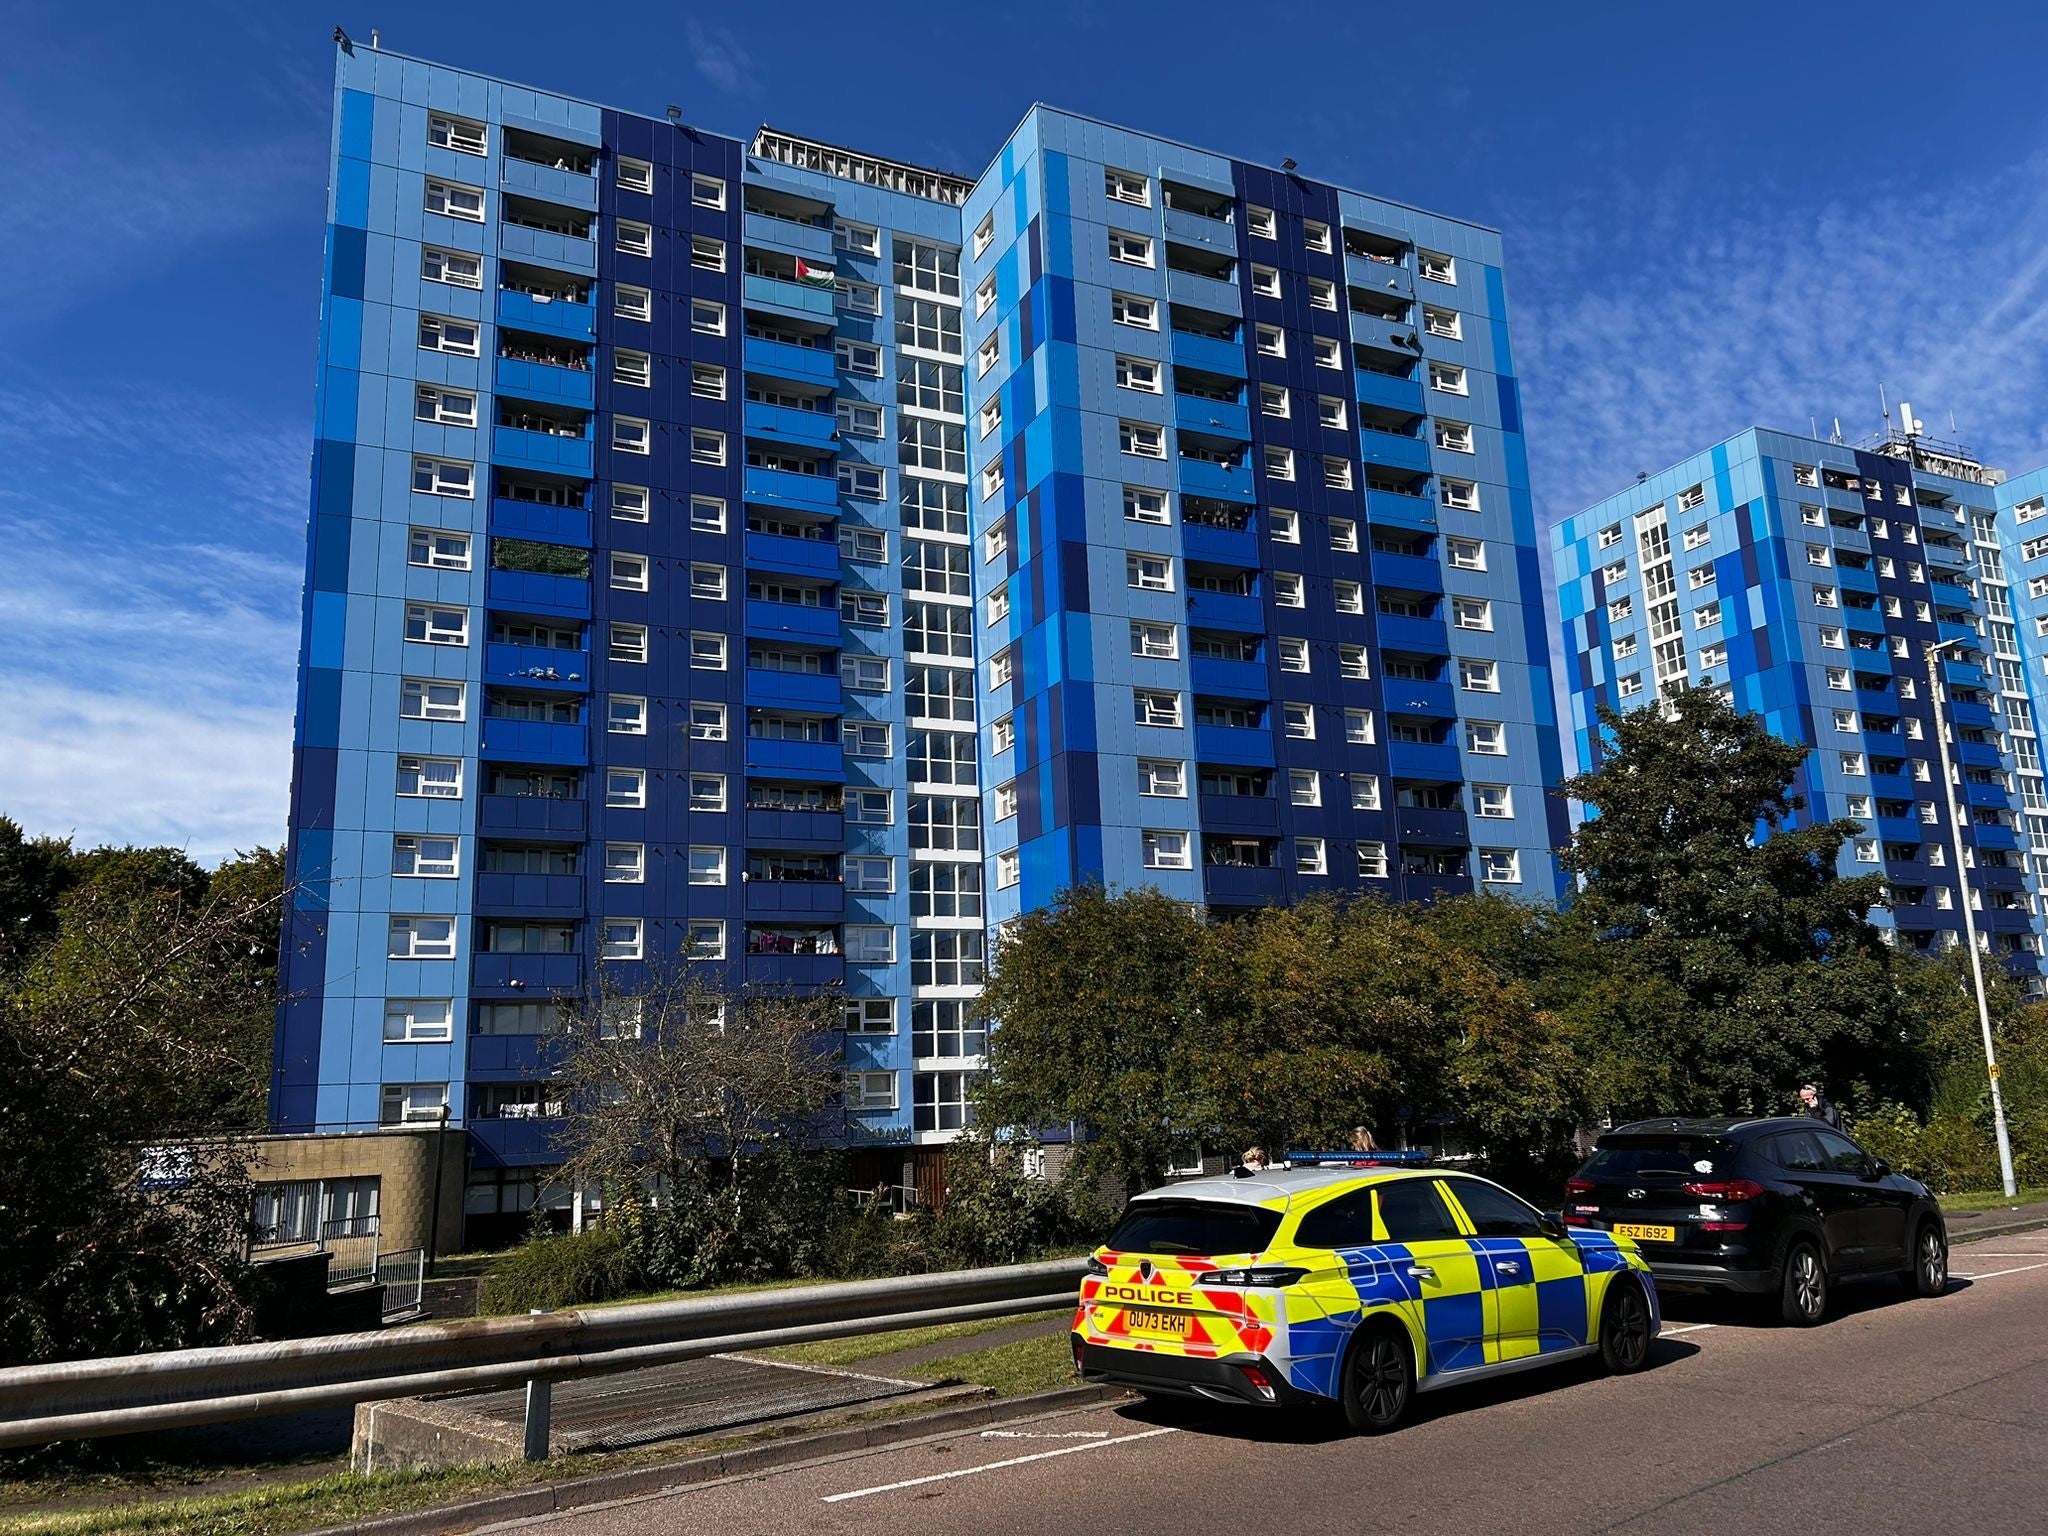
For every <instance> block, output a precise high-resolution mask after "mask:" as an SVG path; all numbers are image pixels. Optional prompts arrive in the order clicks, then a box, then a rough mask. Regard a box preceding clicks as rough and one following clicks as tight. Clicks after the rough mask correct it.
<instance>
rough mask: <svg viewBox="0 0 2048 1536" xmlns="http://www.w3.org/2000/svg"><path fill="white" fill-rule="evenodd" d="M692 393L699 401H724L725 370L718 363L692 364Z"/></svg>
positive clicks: (622, 380)
mask: <svg viewBox="0 0 2048 1536" xmlns="http://www.w3.org/2000/svg"><path fill="white" fill-rule="evenodd" d="M619 382H620V383H621V384H626V383H631V382H632V381H631V380H629V379H621V380H619ZM690 393H691V394H693V395H695V396H696V397H697V398H698V399H699V400H723V399H724V398H725V370H724V369H723V368H721V367H719V366H718V364H716V363H692V364H690Z"/></svg>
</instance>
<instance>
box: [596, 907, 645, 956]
mask: <svg viewBox="0 0 2048 1536" xmlns="http://www.w3.org/2000/svg"><path fill="white" fill-rule="evenodd" d="M643 926H644V925H643V924H642V923H641V920H640V919H639V918H637V917H608V918H606V919H604V921H603V922H601V923H600V924H599V925H598V958H599V959H602V960H638V959H639V958H640V954H641V946H642V943H643Z"/></svg>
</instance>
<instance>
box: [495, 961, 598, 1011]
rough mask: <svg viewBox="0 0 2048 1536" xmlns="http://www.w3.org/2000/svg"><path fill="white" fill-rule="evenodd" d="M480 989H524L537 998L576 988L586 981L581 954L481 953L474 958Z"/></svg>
mask: <svg viewBox="0 0 2048 1536" xmlns="http://www.w3.org/2000/svg"><path fill="white" fill-rule="evenodd" d="M471 964H472V966H473V971H472V974H473V976H474V977H475V981H476V985H477V987H478V988H479V989H481V988H486V987H491V988H499V989H505V988H512V987H517V988H519V989H520V990H523V991H524V992H525V993H526V994H527V995H528V996H529V997H531V998H532V999H533V1000H534V1001H535V1002H540V1001H542V1000H544V999H545V998H546V997H547V996H548V995H549V994H550V993H553V992H575V991H578V990H580V989H581V987H582V985H583V957H582V956H581V955H491V954H481V955H478V956H477V957H476V959H475V960H474V961H472V962H471Z"/></svg>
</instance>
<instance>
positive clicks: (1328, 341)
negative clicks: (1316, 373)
mask: <svg viewBox="0 0 2048 1536" xmlns="http://www.w3.org/2000/svg"><path fill="white" fill-rule="evenodd" d="M1308 340H1309V349H1310V350H1311V351H1312V352H1313V353H1314V354H1315V360H1316V366H1317V367H1318V368H1342V367H1343V366H1344V349H1343V348H1342V347H1340V346H1338V345H1337V343H1336V341H1335V340H1334V339H1332V338H1331V337H1328V336H1311V337H1309V339H1308Z"/></svg>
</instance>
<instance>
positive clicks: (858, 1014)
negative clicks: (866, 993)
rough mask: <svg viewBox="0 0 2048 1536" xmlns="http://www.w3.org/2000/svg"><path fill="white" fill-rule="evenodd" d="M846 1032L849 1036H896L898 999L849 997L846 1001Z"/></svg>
mask: <svg viewBox="0 0 2048 1536" xmlns="http://www.w3.org/2000/svg"><path fill="white" fill-rule="evenodd" d="M846 1032H847V1033H848V1034H849V1035H893V1034H895V1033H896V999H895V998H893V997H849V998H848V999H847V1000H846Z"/></svg>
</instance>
